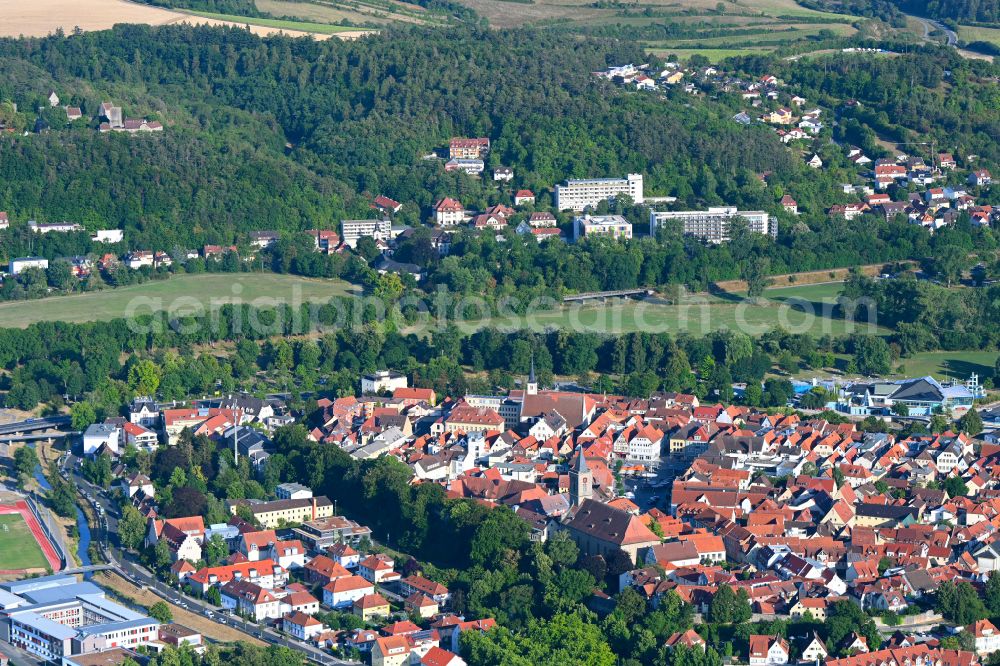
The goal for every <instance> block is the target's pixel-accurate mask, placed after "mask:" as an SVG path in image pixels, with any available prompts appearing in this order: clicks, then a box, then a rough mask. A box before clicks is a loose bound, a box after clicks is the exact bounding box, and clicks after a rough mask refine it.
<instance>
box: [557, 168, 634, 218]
mask: <svg viewBox="0 0 1000 666" xmlns="http://www.w3.org/2000/svg"><path fill="white" fill-rule="evenodd" d="M619 194H627V195H628V196H630V197H632V201H634V202H635V203H642V202H643V196H642V174H641V173H630V174H629V175H628V176H626V177H625V178H592V179H589V180H567V181H566V182H565V183H563V184H561V185H556V208H557V209H558V210H575V211H582V210H584V209H585V208H587V207H588V206H596V205H597V204H599V203H601V202H602V201H607V200H609V199H614V198H615V197H616V196H618V195H619Z"/></svg>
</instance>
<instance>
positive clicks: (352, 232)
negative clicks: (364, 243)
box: [340, 220, 392, 247]
mask: <svg viewBox="0 0 1000 666" xmlns="http://www.w3.org/2000/svg"><path fill="white" fill-rule="evenodd" d="M365 236H368V237H370V238H374V239H375V240H383V241H387V240H389V238H391V237H392V221H391V220H341V221H340V237H341V239H342V240H343V241H344V244H345V245H347V246H348V247H357V245H358V241H359V240H361V239H362V238H364V237H365Z"/></svg>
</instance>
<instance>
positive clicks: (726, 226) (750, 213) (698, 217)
mask: <svg viewBox="0 0 1000 666" xmlns="http://www.w3.org/2000/svg"><path fill="white" fill-rule="evenodd" d="M737 218H739V219H742V220H744V221H746V223H747V226H749V228H750V231H752V232H754V233H758V234H767V235H769V236H775V235H777V232H778V228H777V225H775V224H774V222H773V220H772V219H771V216H770V215H768V214H767V213H765V212H763V211H759V210H744V211H740V210H737V209H736V207H735V206H718V207H713V208H709V209H708V210H675V211H653V212H651V213H650V214H649V234H650V235H651V236H655V235H656V232H657V231H658V230H659V229H660V227H662V226H664V225H666V224H668V223H670V222H680V223H681V224H682V225H683V232H684V233H685V234H690V235H691V236H697V237H698V238H701V239H702V240H706V241H708V242H709V243H724V242H726V241H728V240H729V239H730V230H731V228H732V222H733V220H734V219H737Z"/></svg>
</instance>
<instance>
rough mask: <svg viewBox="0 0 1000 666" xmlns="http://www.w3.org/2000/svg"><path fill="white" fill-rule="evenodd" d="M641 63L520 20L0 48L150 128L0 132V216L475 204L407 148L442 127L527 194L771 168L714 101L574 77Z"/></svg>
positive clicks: (291, 218) (91, 103) (145, 230)
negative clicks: (309, 34) (310, 36)
mask: <svg viewBox="0 0 1000 666" xmlns="http://www.w3.org/2000/svg"><path fill="white" fill-rule="evenodd" d="M642 58H643V54H642V52H641V50H640V49H639V48H638V47H637V46H636V45H633V44H628V43H622V42H617V41H612V40H603V41H596V40H588V41H584V40H580V39H579V38H576V37H572V36H568V35H557V34H552V33H541V32H534V31H520V32H492V31H491V32H478V31H460V30H456V31H449V32H447V33H445V32H419V31H416V30H413V31H407V32H394V31H391V30H390V31H386V32H385V33H384V34H382V35H380V36H378V37H372V38H368V39H365V40H359V41H356V42H341V41H337V40H330V41H326V42H313V41H308V40H291V39H281V38H278V39H271V40H266V41H262V40H260V39H258V38H256V37H253V36H251V35H249V34H248V33H247V32H246V31H243V30H236V29H231V30H219V29H208V28H191V27H184V26H170V27H162V28H150V27H143V26H119V27H118V28H116V29H115V30H113V31H109V32H103V33H89V34H84V35H77V36H73V37H70V38H52V39H46V40H39V41H35V42H21V43H17V42H13V41H5V42H0V59H2V61H3V63H4V64H3V65H0V68H3V69H13V68H15V67H22V68H23V67H31V68H33V69H37V70H38V71H39V72H41V73H42V76H41V77H37V78H40V79H42V80H44V78H43V77H50V80H51V81H52V84H53V85H55V86H56V87H58V88H59V89H60V91H61V92H63V94H64V95H65V96H67V97H70V96H72V97H71V99H72V101H74V102H78V103H80V104H82V105H83V107H84V111H85V114H87V113H89V114H93V112H94V110H95V107H96V105H97V104H98V103H99V102H100V101H102V100H104V99H106V98H111V97H112V96H114V97H115V99H119V98H122V97H124V98H125V99H126V100H136V104H140V103H141V104H142V108H148V109H152V110H154V111H157V112H158V114H157V117H158V118H159V119H162V121H163V122H164V124H165V126H166V131H164V132H163V133H162V134H160V135H157V136H155V137H124V136H94V133H93V132H89V133H88V131H87V130H86V129H84V128H80V129H77V130H73V131H67V130H65V129H61V128H53V130H52V131H50V132H49V133H48V134H47V135H44V136H31V137H21V136H7V137H5V138H3V139H0V142H2V147H0V179H2V182H3V185H0V208H2V207H6V209H7V210H8V211H9V212H10V213H11V215H12V217H13V218H14V219H24V218H26V217H32V216H38V217H39V218H46V219H47V218H63V217H65V218H68V219H79V220H83V221H87V220H93V219H99V218H103V219H107V220H111V221H112V222H113V223H114V224H119V223H120V224H124V225H125V226H126V227H127V228H130V229H136V230H140V231H141V232H142V233H141V234H140V237H139V239H140V240H146V241H149V240H153V239H158V238H169V239H171V240H176V241H177V242H188V243H189V244H192V245H193V244H197V243H196V241H197V240H202V239H213V240H219V239H221V238H223V237H232V236H234V234H235V232H236V231H237V230H238V229H242V230H246V229H260V228H275V229H279V230H288V229H303V228H307V227H308V226H309V225H311V224H315V223H316V222H319V223H321V224H335V223H336V221H337V220H339V218H340V217H343V216H345V215H346V216H350V215H366V214H367V209H368V203H369V201H370V199H369V198H368V197H369V196H371V195H372V194H373V193H376V194H377V193H386V194H389V195H391V196H393V197H394V198H396V199H397V200H400V201H406V202H416V203H417V204H419V205H421V206H428V205H430V204H431V203H432V202H433V200H434V199H435V198H437V197H440V196H443V195H451V196H456V195H457V196H461V197H463V200H465V201H468V203H469V204H470V205H475V204H477V203H479V202H485V192H486V189H485V188H486V187H487V186H488V184H486V185H484V184H482V183H480V182H478V181H473V179H469V178H466V177H464V176H458V175H455V174H445V173H444V171H443V169H441V165H440V162H437V161H424V160H421V159H420V157H421V156H423V155H425V154H427V153H428V152H430V151H431V150H433V149H435V148H440V147H442V146H443V145H445V144H446V143H447V140H448V138H449V137H451V136H454V135H467V136H480V135H483V136H491V137H492V138H493V140H494V150H493V152H492V153H491V156H490V162H491V163H492V164H508V165H511V166H513V167H514V168H515V169H516V170H517V171H518V173H519V174H521V175H522V176H523V179H524V180H523V184H524V185H525V186H527V187H531V188H535V189H537V190H542V189H543V188H549V187H551V186H552V185H553V184H554V183H556V182H558V181H560V180H563V179H565V178H566V177H587V176H606V175H621V174H623V173H625V172H627V171H638V172H643V173H646V174H647V184H648V186H647V187H648V189H650V190H652V191H654V192H655V191H663V192H664V193H677V194H678V195H679V196H681V197H682V198H688V197H691V196H693V195H694V193H695V191H697V190H699V189H704V187H703V185H704V183H703V182H702V181H704V179H705V178H706V175H705V170H706V169H707V170H709V171H710V172H711V178H712V180H711V182H710V186H711V188H712V189H713V190H714V189H718V191H720V192H723V191H729V190H732V191H736V190H738V189H739V186H738V181H739V180H741V179H742V180H745V179H746V178H747V177H752V174H753V173H755V172H760V171H765V170H767V171H771V172H773V173H775V174H776V175H778V176H780V175H781V174H787V173H789V171H790V170H791V168H792V162H791V156H790V155H789V154H788V153H787V151H784V150H781V149H780V146H779V144H778V142H777V141H776V139H775V138H774V136H773V134H771V133H769V132H767V131H766V130H764V129H763V128H753V129H750V130H748V129H745V128H741V127H739V126H737V125H735V124H734V123H732V122H730V121H729V120H728V114H727V110H726V109H725V108H723V107H718V108H715V107H713V106H712V105H710V104H708V103H699V104H698V105H697V106H695V107H690V106H688V105H684V104H682V103H680V102H668V103H664V102H660V101H657V100H656V99H655V98H651V97H648V96H636V95H627V94H624V93H622V92H621V91H619V90H616V89H614V88H612V87H611V86H599V85H596V84H595V82H594V80H593V77H592V76H591V75H590V72H591V71H593V70H596V69H599V68H603V67H605V66H607V64H609V63H612V62H628V61H634V62H639V61H641V59H642ZM24 85H28V84H24ZM39 85H44V84H39ZM0 92H6V91H5V90H4V89H3V87H2V84H0ZM17 92H18V91H17V90H11V93H12V94H14V95H16V93H17ZM35 94H37V91H36V93H35ZM128 112H129V108H128V106H127V105H126V113H128ZM722 114H727V115H725V116H723V115H722ZM286 142H287V143H288V146H287V147H286V145H285V144H286ZM492 164H491V165H492ZM15 183H16V184H15ZM39 183H44V185H40V184H39ZM736 203H738V202H736ZM196 209H198V212H194V210H196Z"/></svg>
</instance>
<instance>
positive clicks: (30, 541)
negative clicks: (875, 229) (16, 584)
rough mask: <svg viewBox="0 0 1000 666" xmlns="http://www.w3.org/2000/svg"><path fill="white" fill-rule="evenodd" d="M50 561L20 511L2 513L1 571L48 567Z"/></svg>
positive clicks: (0, 534) (0, 526)
mask: <svg viewBox="0 0 1000 666" xmlns="http://www.w3.org/2000/svg"><path fill="white" fill-rule="evenodd" d="M48 566H49V563H48V562H47V561H46V559H45V555H44V554H43V553H42V548H41V546H39V545H38V542H36V541H35V537H34V535H32V533H31V530H29V529H28V524H27V523H25V522H24V518H22V517H21V514H19V513H12V514H6V515H0V571H21V570H23V569H47V568H48Z"/></svg>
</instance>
